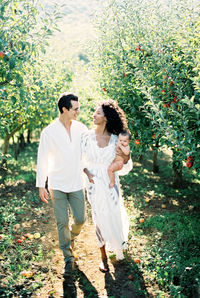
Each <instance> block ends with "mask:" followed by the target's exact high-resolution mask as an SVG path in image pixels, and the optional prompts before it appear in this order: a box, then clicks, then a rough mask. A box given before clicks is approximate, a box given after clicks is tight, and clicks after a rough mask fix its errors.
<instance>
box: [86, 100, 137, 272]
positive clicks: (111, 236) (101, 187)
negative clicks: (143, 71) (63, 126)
mask: <svg viewBox="0 0 200 298" xmlns="http://www.w3.org/2000/svg"><path fill="white" fill-rule="evenodd" d="M93 122H94V124H95V129H94V130H91V131H90V132H89V133H87V134H85V135H84V136H83V138H82V149H83V155H84V159H85V169H84V172H85V173H86V174H87V176H88V179H87V181H86V188H87V196H88V200H89V202H90V204H91V207H92V218H93V222H94V224H95V230H96V235H97V239H98V242H99V247H100V251H101V259H102V262H101V263H100V267H99V269H100V270H101V271H103V272H107V271H108V270H109V267H108V263H107V255H106V248H107V249H109V250H112V251H114V252H115V253H116V258H117V259H118V260H120V259H123V258H124V256H123V249H124V248H125V244H126V242H127V241H128V230H129V221H128V217H127V213H126V210H125V207H124V204H123V200H122V196H121V191H120V185H119V178H118V174H117V173H116V174H115V175H116V183H115V186H114V187H113V188H110V187H109V176H108V171H107V170H108V167H109V165H110V164H111V162H112V161H113V159H114V158H115V154H116V150H115V149H116V145H117V141H118V137H117V136H118V135H119V133H120V132H121V131H123V130H124V129H125V128H126V127H127V120H126V118H125V114H124V112H123V111H122V110H121V109H120V108H119V107H118V105H117V103H116V102H115V101H113V100H109V101H104V102H102V103H100V104H99V106H98V107H97V109H96V111H95V113H94V116H93ZM131 169H132V161H131V159H129V161H128V163H127V164H126V165H124V169H123V170H122V173H121V174H127V173H128V172H129V171H130V170H131Z"/></svg>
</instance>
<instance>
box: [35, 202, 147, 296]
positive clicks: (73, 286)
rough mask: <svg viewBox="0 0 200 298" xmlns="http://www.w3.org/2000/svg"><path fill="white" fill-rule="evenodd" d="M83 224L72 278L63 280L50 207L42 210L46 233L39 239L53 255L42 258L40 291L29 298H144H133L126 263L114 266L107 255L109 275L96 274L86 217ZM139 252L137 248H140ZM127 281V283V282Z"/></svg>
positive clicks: (91, 229) (96, 251)
mask: <svg viewBox="0 0 200 298" xmlns="http://www.w3.org/2000/svg"><path fill="white" fill-rule="evenodd" d="M89 212H90V211H89V209H88V216H87V221H86V223H85V225H84V227H83V229H82V231H81V233H80V235H79V236H78V237H77V240H76V242H75V248H74V254H75V256H76V268H75V272H74V278H73V280H72V279H68V280H64V279H63V276H62V273H63V266H64V262H63V255H62V252H61V251H60V249H59V247H58V238H57V229H56V224H55V220H54V215H53V212H52V206H51V204H49V205H48V206H46V207H45V213H46V214H48V216H49V218H50V219H49V222H48V228H49V229H50V230H49V232H48V233H47V234H46V236H45V237H43V238H42V240H43V244H44V246H45V247H46V250H47V251H49V253H50V252H53V254H52V257H48V255H47V258H46V261H45V266H46V267H47V268H48V272H47V275H46V280H45V281H43V282H44V287H43V288H40V289H39V291H38V293H37V294H34V296H33V297H42V298H43V297H45V298H46V297H55V298H57V297H78V298H81V297H91V298H93V297H113V298H115V297H116V298H117V297H120V298H122V297H124V298H129V297H130V298H134V297H145V296H144V295H141V293H140V294H139V295H137V292H136V290H135V283H134V274H135V271H134V272H133V269H132V267H131V266H130V265H129V262H127V260H126V261H123V263H119V262H116V260H115V256H114V255H112V254H111V253H110V255H109V267H110V272H109V273H106V274H104V273H102V272H100V271H99V269H98V267H99V262H100V252H99V249H98V246H97V240H96V235H95V232H94V226H93V224H92V220H91V216H90V214H89ZM140 249H141V247H140ZM130 278H131V279H130Z"/></svg>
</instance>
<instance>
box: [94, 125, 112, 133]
mask: <svg viewBox="0 0 200 298" xmlns="http://www.w3.org/2000/svg"><path fill="white" fill-rule="evenodd" d="M94 131H95V134H96V135H110V133H109V132H108V131H107V129H106V126H102V125H97V126H96V127H95V129H94Z"/></svg>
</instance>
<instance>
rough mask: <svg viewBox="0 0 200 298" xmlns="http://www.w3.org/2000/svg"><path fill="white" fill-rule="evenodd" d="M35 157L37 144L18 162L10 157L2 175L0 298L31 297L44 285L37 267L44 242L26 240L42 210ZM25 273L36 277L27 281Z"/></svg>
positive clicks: (41, 255)
mask: <svg viewBox="0 0 200 298" xmlns="http://www.w3.org/2000/svg"><path fill="white" fill-rule="evenodd" d="M36 153H37V144H36V143H33V144H31V145H30V146H27V147H26V149H25V151H23V152H22V153H21V154H20V155H19V158H18V160H17V161H16V160H14V159H13V158H12V157H11V156H10V157H9V159H8V164H7V169H4V170H3V171H2V172H1V177H0V178H1V195H0V202H1V204H0V213H1V217H0V235H1V237H0V238H1V239H0V260H1V279H2V281H1V288H0V296H1V297H12V296H15V295H16V294H18V295H19V297H29V296H31V295H32V293H33V292H34V291H35V290H36V289H38V288H40V287H41V286H42V285H43V283H42V281H41V279H42V275H43V277H44V273H41V268H40V267H39V266H38V263H40V262H41V261H42V260H43V259H44V251H43V247H42V243H41V240H40V239H32V240H31V239H28V238H26V237H25V234H26V233H27V232H32V234H34V227H36V224H35V222H34V220H35V221H36V220H37V221H38V220H41V219H40V214H41V212H42V207H38V206H40V205H41V204H40V199H39V197H38V194H37V193H36V188H35V187H34V186H35V160H36ZM36 207H37V208H36ZM41 236H42V235H41ZM18 239H21V240H22V242H21V243H18ZM43 269H44V268H43ZM23 271H30V272H32V273H33V276H32V277H30V278H27V277H25V276H23V275H22V272H23Z"/></svg>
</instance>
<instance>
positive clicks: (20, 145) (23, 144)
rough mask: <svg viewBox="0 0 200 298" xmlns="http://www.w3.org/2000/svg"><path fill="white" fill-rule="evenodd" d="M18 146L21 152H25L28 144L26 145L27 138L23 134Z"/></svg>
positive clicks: (20, 136)
mask: <svg viewBox="0 0 200 298" xmlns="http://www.w3.org/2000/svg"><path fill="white" fill-rule="evenodd" d="M18 144H19V149H20V151H22V150H24V148H25V145H26V144H25V138H24V135H23V133H20V135H19V139H18Z"/></svg>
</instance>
